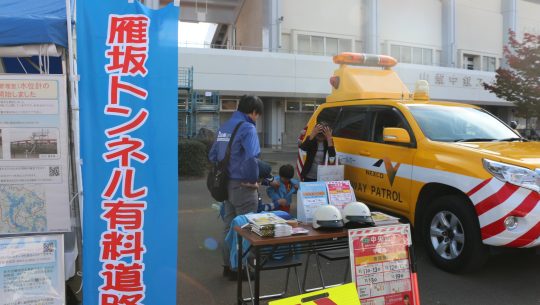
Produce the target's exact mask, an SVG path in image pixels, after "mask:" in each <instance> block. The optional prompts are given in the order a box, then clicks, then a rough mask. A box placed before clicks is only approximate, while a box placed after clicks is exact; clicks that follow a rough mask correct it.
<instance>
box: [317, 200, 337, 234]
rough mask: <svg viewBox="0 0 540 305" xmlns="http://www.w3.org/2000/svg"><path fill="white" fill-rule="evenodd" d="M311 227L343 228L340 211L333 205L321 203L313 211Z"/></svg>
mask: <svg viewBox="0 0 540 305" xmlns="http://www.w3.org/2000/svg"><path fill="white" fill-rule="evenodd" d="M313 228H314V229H319V228H328V229H339V228H343V218H342V217H341V212H340V211H339V210H338V208H336V207H335V206H333V205H323V206H320V207H318V208H317V209H316V210H315V213H313Z"/></svg>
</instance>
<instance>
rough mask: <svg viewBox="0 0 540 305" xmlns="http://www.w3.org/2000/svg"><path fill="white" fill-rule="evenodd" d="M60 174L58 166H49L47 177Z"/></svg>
mask: <svg viewBox="0 0 540 305" xmlns="http://www.w3.org/2000/svg"><path fill="white" fill-rule="evenodd" d="M58 176H60V166H49V177H58Z"/></svg>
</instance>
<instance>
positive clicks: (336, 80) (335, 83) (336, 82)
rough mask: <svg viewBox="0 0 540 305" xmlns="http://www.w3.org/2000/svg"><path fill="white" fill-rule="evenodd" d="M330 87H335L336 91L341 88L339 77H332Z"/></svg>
mask: <svg viewBox="0 0 540 305" xmlns="http://www.w3.org/2000/svg"><path fill="white" fill-rule="evenodd" d="M330 85H332V87H334V89H337V88H338V87H339V76H336V75H334V76H332V77H330Z"/></svg>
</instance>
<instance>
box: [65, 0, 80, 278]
mask: <svg viewBox="0 0 540 305" xmlns="http://www.w3.org/2000/svg"><path fill="white" fill-rule="evenodd" d="M75 1H76V0H74V3H76V2H75ZM66 17H67V34H68V49H67V51H68V80H69V90H70V94H69V100H70V105H71V118H72V122H71V129H72V135H73V150H74V153H75V162H74V166H73V168H72V169H73V175H74V176H75V178H76V180H77V183H76V184H77V194H76V195H74V196H77V195H78V198H77V199H78V200H77V202H78V209H75V210H77V211H78V213H77V214H78V215H76V216H77V218H78V219H77V225H78V226H79V228H80V230H77V231H78V232H76V234H77V246H78V248H79V249H78V250H79V259H78V266H79V270H81V269H80V266H81V262H82V242H83V241H82V233H83V232H82V231H83V225H82V224H83V217H82V208H83V184H82V171H81V164H82V162H81V153H80V135H79V134H80V132H79V131H80V126H79V97H78V82H79V75H77V74H76V70H75V69H76V68H75V56H74V52H73V50H74V49H73V28H72V15H71V0H66ZM73 199H75V198H73ZM81 271H82V270H81Z"/></svg>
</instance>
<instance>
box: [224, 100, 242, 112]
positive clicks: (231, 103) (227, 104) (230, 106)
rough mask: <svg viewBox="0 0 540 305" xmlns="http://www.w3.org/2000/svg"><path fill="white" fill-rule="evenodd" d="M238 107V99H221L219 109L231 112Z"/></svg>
mask: <svg viewBox="0 0 540 305" xmlns="http://www.w3.org/2000/svg"><path fill="white" fill-rule="evenodd" d="M237 108H238V99H224V98H222V99H221V111H223V112H233V111H236V109H237Z"/></svg>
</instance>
